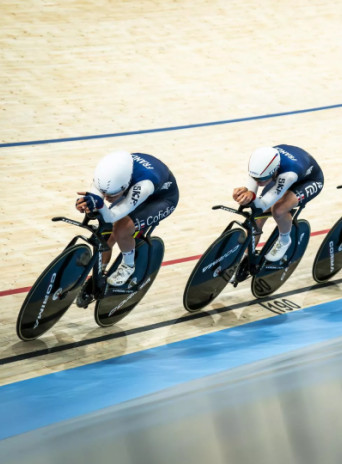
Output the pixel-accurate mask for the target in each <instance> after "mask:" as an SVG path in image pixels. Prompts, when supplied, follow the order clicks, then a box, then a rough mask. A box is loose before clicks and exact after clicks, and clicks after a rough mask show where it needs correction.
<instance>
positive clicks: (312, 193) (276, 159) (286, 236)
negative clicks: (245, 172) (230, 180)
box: [233, 145, 324, 261]
mask: <svg viewBox="0 0 342 464" xmlns="http://www.w3.org/2000/svg"><path fill="white" fill-rule="evenodd" d="M323 184H324V176H323V172H322V170H321V168H320V167H319V165H318V163H317V161H316V160H315V159H314V158H313V157H312V156H311V155H310V154H309V153H307V152H306V151H305V150H303V149H302V148H299V147H295V146H292V145H276V146H275V147H262V148H258V149H257V150H255V151H254V152H253V153H252V155H251V158H250V160H249V179H248V182H247V186H246V187H238V188H236V189H234V191H233V198H234V200H236V201H237V202H238V203H239V204H240V205H246V204H248V203H250V202H252V201H253V202H254V204H255V206H256V207H257V208H260V209H261V210H262V211H263V212H265V211H269V210H271V211H272V215H273V217H274V219H275V221H276V223H277V225H278V228H279V238H278V240H277V241H276V243H275V244H274V246H273V248H272V249H271V250H270V251H269V253H267V255H266V259H267V260H268V261H278V260H280V259H281V258H282V257H283V256H284V255H285V253H286V251H287V249H288V248H289V246H290V245H291V237H290V233H291V227H292V216H291V214H290V210H291V209H292V208H295V207H296V206H298V205H306V203H307V202H309V201H311V200H312V199H313V198H315V197H316V196H317V195H318V194H319V193H320V192H321V190H322V188H323ZM259 187H264V189H263V190H262V193H261V195H260V196H259V197H258V198H257V196H256V194H257V191H258V188H259ZM265 221H266V219H258V220H257V225H258V226H259V227H260V228H261V229H262V227H263V225H264V223H265ZM259 237H260V236H259Z"/></svg>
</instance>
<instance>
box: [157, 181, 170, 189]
mask: <svg viewBox="0 0 342 464" xmlns="http://www.w3.org/2000/svg"><path fill="white" fill-rule="evenodd" d="M171 185H172V182H165V184H163V185H162V186H161V188H160V190H169V188H170V187H171Z"/></svg>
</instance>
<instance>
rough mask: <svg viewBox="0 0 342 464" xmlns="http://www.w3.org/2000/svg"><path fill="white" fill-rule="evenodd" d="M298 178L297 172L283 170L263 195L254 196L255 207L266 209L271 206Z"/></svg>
mask: <svg viewBox="0 0 342 464" xmlns="http://www.w3.org/2000/svg"><path fill="white" fill-rule="evenodd" d="M297 180H298V174H296V173H295V172H284V173H283V174H280V175H279V176H278V177H277V179H276V182H275V184H274V186H273V187H272V188H270V190H269V191H268V192H267V193H265V195H264V196H262V197H259V198H256V199H255V200H254V204H255V206H256V207H257V208H261V209H262V210H263V211H267V210H268V209H269V208H270V207H271V206H273V205H274V203H276V202H277V201H278V200H280V198H281V197H282V196H283V195H284V193H285V192H286V191H287V190H288V189H289V188H290V187H291V185H292V184H294V183H295V182H296V181H297Z"/></svg>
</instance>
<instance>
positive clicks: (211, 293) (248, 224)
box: [183, 205, 310, 312]
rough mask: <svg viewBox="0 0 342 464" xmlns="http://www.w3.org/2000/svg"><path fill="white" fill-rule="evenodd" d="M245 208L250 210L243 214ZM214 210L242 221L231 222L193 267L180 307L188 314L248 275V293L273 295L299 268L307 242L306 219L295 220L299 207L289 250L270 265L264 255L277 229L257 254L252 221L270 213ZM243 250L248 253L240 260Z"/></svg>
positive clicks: (241, 207)
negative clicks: (250, 278) (229, 214)
mask: <svg viewBox="0 0 342 464" xmlns="http://www.w3.org/2000/svg"><path fill="white" fill-rule="evenodd" d="M248 208H249V209H250V211H246V209H248ZM213 209H221V210H224V211H228V212H231V213H235V214H238V215H240V216H242V217H243V218H244V220H243V222H239V221H236V220H234V221H232V222H230V223H229V224H228V226H227V227H226V228H225V229H224V231H223V232H222V234H221V235H220V236H219V237H218V238H217V239H216V240H215V241H214V242H213V243H212V244H211V245H210V246H209V248H208V249H207V250H206V251H205V253H204V254H203V255H202V256H201V258H200V259H199V261H198V262H197V264H196V265H195V267H194V269H193V271H192V273H191V275H190V277H189V279H188V281H187V284H186V286H185V290H184V294H183V305H184V307H185V309H186V310H187V311H189V312H194V311H198V310H199V309H201V308H203V307H204V306H206V305H208V304H209V303H211V302H212V301H213V300H214V299H215V298H216V297H217V296H218V295H219V294H220V293H221V292H222V290H223V289H224V288H225V287H226V285H227V284H228V283H231V284H232V285H233V286H234V287H236V286H237V285H238V284H239V283H240V282H242V281H244V280H246V278H247V277H249V276H251V277H252V282H251V290H252V293H253V295H254V296H255V297H256V298H262V297H266V296H268V295H270V294H271V293H273V292H275V291H276V290H277V289H279V287H281V286H282V285H283V284H284V283H285V282H286V280H287V279H288V278H289V277H290V275H291V274H292V273H293V271H294V270H295V269H296V267H297V266H298V264H299V262H300V260H301V258H302V257H303V255H304V252H305V250H306V248H307V245H308V242H309V239H310V224H309V223H308V221H306V220H305V219H299V220H298V215H299V213H300V212H301V210H302V209H303V207H302V206H298V207H297V208H294V209H293V210H292V211H291V214H292V218H293V219H292V220H293V227H292V229H291V240H292V243H291V245H290V247H289V249H288V250H287V252H286V254H285V256H284V257H283V258H282V259H281V260H279V261H277V262H269V261H267V260H266V258H265V255H266V254H267V253H268V252H269V251H270V249H271V248H272V247H273V245H274V243H275V241H276V240H277V238H278V234H279V232H278V227H276V228H275V229H274V230H273V232H272V233H271V235H270V236H269V238H268V240H267V241H266V243H265V245H264V246H263V248H262V249H261V251H260V253H259V252H258V251H257V250H256V245H255V237H256V236H257V235H260V234H261V231H260V230H259V229H258V227H257V224H256V222H255V221H256V219H258V218H265V217H271V216H272V213H262V214H260V213H259V214H258V215H257V213H256V210H255V208H254V206H247V205H246V206H240V207H239V209H238V210H236V209H233V208H229V207H227V206H223V205H217V206H214V207H213ZM234 225H237V226H239V227H234ZM246 250H248V254H247V256H246V257H245V258H244V259H243V257H244V254H245V251H246Z"/></svg>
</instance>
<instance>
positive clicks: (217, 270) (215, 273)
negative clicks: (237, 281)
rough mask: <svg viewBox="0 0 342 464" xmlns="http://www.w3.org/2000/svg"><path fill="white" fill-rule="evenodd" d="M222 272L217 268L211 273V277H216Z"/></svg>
mask: <svg viewBox="0 0 342 464" xmlns="http://www.w3.org/2000/svg"><path fill="white" fill-rule="evenodd" d="M221 271H222V268H221V266H219V267H217V268H216V269H215V271H214V272H213V277H217V276H218V275H219V274H220V273H221Z"/></svg>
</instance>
